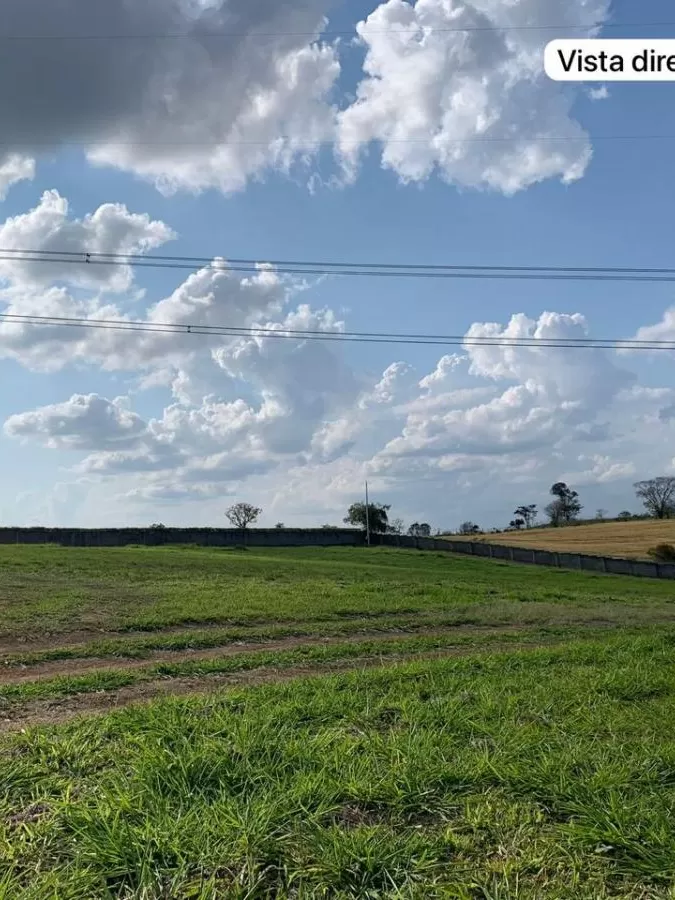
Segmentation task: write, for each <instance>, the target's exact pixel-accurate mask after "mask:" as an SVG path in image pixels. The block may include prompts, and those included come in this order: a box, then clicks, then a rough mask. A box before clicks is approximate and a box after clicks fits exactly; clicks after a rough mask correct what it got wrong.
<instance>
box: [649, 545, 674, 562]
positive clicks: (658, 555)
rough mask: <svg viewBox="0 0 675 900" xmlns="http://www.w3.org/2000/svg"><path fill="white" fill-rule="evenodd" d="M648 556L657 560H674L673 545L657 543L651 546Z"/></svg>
mask: <svg viewBox="0 0 675 900" xmlns="http://www.w3.org/2000/svg"><path fill="white" fill-rule="evenodd" d="M649 556H650V557H651V558H652V559H655V560H656V561H657V562H675V547H673V545H672V544H658V545H657V546H656V547H652V548H651V550H650V551H649Z"/></svg>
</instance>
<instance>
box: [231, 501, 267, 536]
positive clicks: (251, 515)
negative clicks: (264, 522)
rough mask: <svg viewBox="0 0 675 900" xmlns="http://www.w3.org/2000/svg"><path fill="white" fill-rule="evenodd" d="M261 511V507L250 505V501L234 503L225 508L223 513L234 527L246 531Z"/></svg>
mask: <svg viewBox="0 0 675 900" xmlns="http://www.w3.org/2000/svg"><path fill="white" fill-rule="evenodd" d="M261 513H262V509H259V508H258V507H257V506H252V505H251V504H250V503H235V504H234V506H231V507H230V508H229V509H228V510H227V512H226V513H225V515H226V516H227V518H228V519H229V520H230V522H231V523H232V525H234V527H235V528H241V530H242V531H246V529H247V528H248V526H249V525H253V524H254V523H255V522H257V521H258V519H259V518H260V515H261Z"/></svg>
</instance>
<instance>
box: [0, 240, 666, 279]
mask: <svg viewBox="0 0 675 900" xmlns="http://www.w3.org/2000/svg"><path fill="white" fill-rule="evenodd" d="M0 262H14V263H17V262H19V263H31V264H32V263H40V264H45V265H75V266H129V267H131V268H141V269H143V268H150V269H178V270H185V271H195V270H197V269H202V270H210V271H220V272H225V273H239V274H245V275H260V274H261V273H262V272H264V271H266V270H267V271H270V272H272V273H274V274H275V275H307V276H331V275H339V276H352V277H354V276H356V277H364V278H373V277H377V278H423V279H442V280H444V279H468V280H520V281H596V282H597V281H605V282H629V283H634V282H640V283H650V282H653V283H672V282H674V281H675V268H672V267H653V268H650V267H621V266H608V267H604V266H598V267H593V266H583V267H576V266H488V265H484V266H480V265H468V266H463V265H439V264H426V263H411V264H403V263H369V262H363V263H355V262H326V261H321V262H311V261H304V262H303V261H297V260H295V261H284V260H272V261H263V260H253V259H231V260H223V262H217V261H215V260H214V259H213V257H197V256H195V257H192V256H168V255H157V256H155V255H151V256H143V255H140V254H114V253H109V254H106V253H89V252H86V251H85V252H77V253H76V252H71V251H49V250H45V251H42V250H19V249H16V250H14V249H12V248H4V249H3V248H0Z"/></svg>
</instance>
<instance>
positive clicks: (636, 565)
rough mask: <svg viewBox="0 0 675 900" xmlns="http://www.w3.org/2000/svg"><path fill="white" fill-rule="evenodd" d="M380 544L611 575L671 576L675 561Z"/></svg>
mask: <svg viewBox="0 0 675 900" xmlns="http://www.w3.org/2000/svg"><path fill="white" fill-rule="evenodd" d="M374 541H376V542H377V543H379V544H383V545H385V546H390V547H391V546H393V547H409V548H418V549H420V550H445V551H446V552H450V553H463V554H464V555H465V556H478V557H481V558H488V559H503V560H508V561H511V562H517V563H528V564H529V565H535V566H549V567H551V566H553V567H557V568H560V569H579V570H581V571H583V572H607V573H610V574H612V575H634V576H636V577H640V578H673V579H675V564H672V563H655V562H640V561H639V560H634V559H613V558H611V557H604V556H585V555H584V554H581V553H560V552H551V551H548V550H530V549H528V548H526V547H514V546H510V545H504V544H487V543H484V542H483V541H453V540H452V539H450V540H445V539H444V538H412V537H404V536H402V535H401V536H396V535H378V536H377V537H376V538H374Z"/></svg>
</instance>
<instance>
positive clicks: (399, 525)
mask: <svg viewBox="0 0 675 900" xmlns="http://www.w3.org/2000/svg"><path fill="white" fill-rule="evenodd" d="M404 530H405V523H404V522H403V519H394V520H393V521H392V522H390V523H389V531H390V532H391V534H403V532H404Z"/></svg>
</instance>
